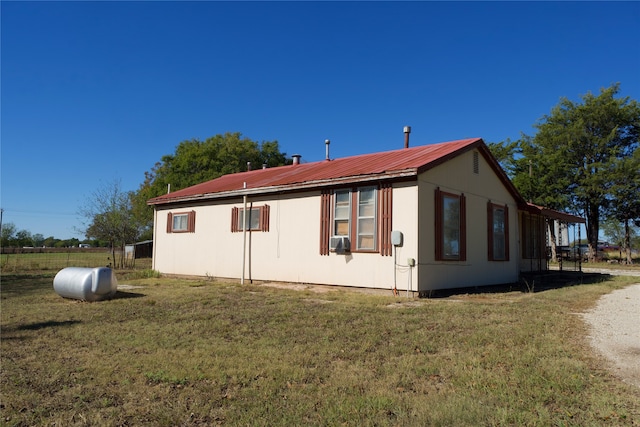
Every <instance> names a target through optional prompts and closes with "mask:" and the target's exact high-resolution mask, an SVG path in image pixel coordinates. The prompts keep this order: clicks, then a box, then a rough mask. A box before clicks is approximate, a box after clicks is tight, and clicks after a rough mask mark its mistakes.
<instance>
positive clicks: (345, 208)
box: [333, 191, 351, 236]
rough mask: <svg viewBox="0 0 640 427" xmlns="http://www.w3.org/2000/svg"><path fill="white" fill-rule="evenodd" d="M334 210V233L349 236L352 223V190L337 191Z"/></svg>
mask: <svg viewBox="0 0 640 427" xmlns="http://www.w3.org/2000/svg"><path fill="white" fill-rule="evenodd" d="M335 199H336V202H335V205H334V206H335V207H334V211H333V235H334V236H349V225H350V223H351V192H349V191H336V192H335Z"/></svg>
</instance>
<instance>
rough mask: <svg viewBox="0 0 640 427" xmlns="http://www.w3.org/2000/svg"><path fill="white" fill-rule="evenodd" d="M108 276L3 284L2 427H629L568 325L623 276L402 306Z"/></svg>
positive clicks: (621, 400) (626, 406)
mask: <svg viewBox="0 0 640 427" xmlns="http://www.w3.org/2000/svg"><path fill="white" fill-rule="evenodd" d="M117 274H118V273H117ZM119 274H120V275H121V276H119V277H118V280H119V284H120V285H121V290H120V291H119V293H118V295H117V298H116V299H113V300H111V301H103V302H97V303H84V302H79V301H74V300H66V299H63V298H60V297H59V296H58V295H56V294H55V292H54V291H53V287H52V280H53V274H52V273H47V274H35V273H34V274H32V275H7V274H5V275H3V276H2V292H1V295H2V301H1V302H2V312H1V327H2V342H1V346H2V347H1V350H2V353H1V355H2V356H1V357H2V376H1V383H0V384H1V387H2V390H1V391H2V402H1V409H2V411H1V413H2V419H1V420H0V424H2V425H7V426H13V425H24V426H32V425H58V426H61V425H64V426H68V425H108V426H118V425H130V426H133V425H154V426H155V425H159V426H177V425H252V426H253V425H257V426H294V425H295V426H299V425H325V426H333V425H346V426H367V425H369V426H374V425H376V426H386V425H389V426H414V425H415V426H465V425H468V426H478V425H499V426H502V425H514V426H520V425H531V426H601V425H620V426H634V425H635V426H638V425H640V390H639V389H637V388H634V387H632V386H630V385H627V384H626V383H623V382H622V381H620V380H618V379H617V378H615V377H614V376H613V375H612V374H611V373H610V372H609V371H608V370H606V369H605V364H604V361H603V360H602V359H600V358H599V357H598V356H597V355H595V354H594V353H593V351H592V350H591V349H590V348H589V345H588V341H587V338H586V335H587V330H586V326H585V325H584V323H583V321H582V319H581V316H580V314H579V313H581V312H584V311H585V310H588V309H589V308H590V307H592V306H593V305H594V304H595V302H596V300H597V298H598V297H599V296H601V295H603V294H604V293H607V292H610V291H611V290H613V289H617V288H620V287H622V286H625V285H628V284H630V283H633V279H632V278H625V277H617V278H609V279H608V280H607V281H604V282H601V283H596V284H588V285H580V286H571V287H565V288H558V289H552V290H546V291H544V292H537V293H520V292H503V293H495V294H474V295H453V296H450V297H448V298H438V299H407V298H405V297H403V296H400V297H393V296H392V295H386V294H372V293H365V292H357V291H349V290H344V289H337V290H332V291H329V292H316V291H315V290H317V288H312V287H309V288H307V289H306V290H303V291H294V290H287V289H275V288H270V287H266V286H260V285H244V286H240V285H238V284H235V283H219V282H215V281H209V280H199V281H196V280H178V279H169V278H148V279H132V278H127V277H126V276H124V275H122V273H119ZM635 280H636V281H637V278H636V279H635ZM123 284H127V285H134V286H136V287H134V288H126V289H122V285H123Z"/></svg>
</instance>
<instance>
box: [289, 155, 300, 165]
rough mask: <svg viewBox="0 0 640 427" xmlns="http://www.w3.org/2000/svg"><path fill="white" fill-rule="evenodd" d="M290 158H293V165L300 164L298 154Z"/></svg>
mask: <svg viewBox="0 0 640 427" xmlns="http://www.w3.org/2000/svg"><path fill="white" fill-rule="evenodd" d="M291 157H292V158H293V164H294V165H298V164H300V157H302V156H301V155H300V154H292V155H291Z"/></svg>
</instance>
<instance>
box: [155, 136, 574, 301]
mask: <svg viewBox="0 0 640 427" xmlns="http://www.w3.org/2000/svg"><path fill="white" fill-rule="evenodd" d="M327 157H328V156H327ZM148 203H149V204H150V205H153V206H154V211H155V218H154V246H153V268H154V269H155V270H157V271H159V272H161V273H165V274H178V275H196V276H213V277H219V278H233V279H251V280H259V281H283V282H294V283H312V284H327V285H342V286H358V287H367V288H382V289H385V288H386V289H397V290H398V291H410V292H421V293H424V292H428V291H430V290H436V289H447V288H458V287H467V286H482V285H493V284H503V283H514V282H516V281H518V278H519V274H520V272H523V271H537V270H544V269H546V267H547V263H546V255H545V253H546V251H545V239H546V235H545V227H546V225H545V220H546V219H547V218H558V219H562V220H564V221H571V222H582V219H581V218H578V217H574V216H571V215H567V214H563V213H559V212H555V211H551V210H548V209H544V208H541V207H538V206H534V205H531V204H528V203H526V202H525V201H524V200H523V198H522V197H521V196H520V194H519V193H518V191H517V190H516V189H515V187H514V186H513V184H512V183H511V181H510V180H509V179H508V177H507V176H506V174H505V173H504V171H503V170H502V169H501V168H500V166H499V164H498V162H497V161H496V160H495V158H494V157H493V156H492V155H491V153H490V151H489V149H488V148H487V146H486V145H485V143H484V142H483V141H482V139H479V138H474V139H464V140H458V141H451V142H445V143H440V144H432V145H425V146H419V147H412V148H404V149H399V150H393V151H387V152H380V153H373V154H363V155H358V156H353V157H346V158H341V159H331V160H329V159H326V160H323V161H319V162H312V163H300V162H298V161H294V164H293V165H288V166H281V167H276V168H269V169H258V170H252V171H247V172H241V173H235V174H230V175H225V176H222V177H220V178H217V179H214V180H211V181H207V182H204V183H201V184H198V185H194V186H192V187H188V188H185V189H181V190H178V191H174V192H172V193H168V194H165V195H162V196H159V197H156V198H153V199H151V200H149V201H148ZM245 212H246V213H247V214H246V215H245ZM245 217H246V220H244V218H245Z"/></svg>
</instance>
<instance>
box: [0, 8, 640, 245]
mask: <svg viewBox="0 0 640 427" xmlns="http://www.w3.org/2000/svg"><path fill="white" fill-rule="evenodd" d="M0 11H1V37H2V38H1V52H2V53H1V64H0V65H1V144H2V145H1V193H0V204H1V207H2V208H3V209H4V217H3V221H4V222H5V223H6V222H12V223H14V224H15V225H16V227H17V228H18V229H26V230H28V231H30V232H31V233H40V234H43V235H44V236H45V237H48V236H54V237H56V238H62V239H65V238H70V237H79V238H83V234H82V233H78V232H77V231H76V229H77V228H81V227H82V221H81V220H82V217H80V216H79V215H78V212H79V211H80V209H81V208H82V206H83V205H84V204H86V202H87V200H89V199H90V197H91V194H92V192H94V191H95V190H97V189H98V188H101V187H103V186H105V185H107V184H109V183H112V182H114V181H120V182H121V185H122V187H123V189H124V190H136V189H137V188H138V186H139V185H140V183H141V182H142V181H143V179H144V173H145V171H149V170H151V168H152V167H153V165H154V164H155V163H156V162H157V161H159V160H160V159H161V157H162V156H163V155H166V154H172V153H173V152H174V151H175V147H176V146H177V145H178V144H179V143H180V142H181V141H183V140H186V139H191V138H200V139H206V138H207V137H210V136H213V135H216V134H219V133H224V132H241V133H242V134H243V135H244V136H246V137H248V138H251V139H253V140H257V141H272V140H277V141H278V142H279V143H280V149H281V151H284V152H286V153H287V154H288V155H291V154H294V153H299V154H302V156H303V161H315V160H321V159H323V158H324V155H325V151H324V150H325V146H324V140H325V139H327V138H328V139H330V140H331V156H332V157H334V158H335V157H344V156H348V155H354V154H362V153H370V152H375V151H384V150H390V149H396V148H401V147H402V146H403V142H404V135H403V133H402V128H403V126H405V125H410V126H411V127H412V133H411V145H412V146H415V145H423V144H429V143H435V142H442V141H448V140H454V139H460V138H467V137H482V138H484V139H485V141H488V142H499V141H503V140H505V139H507V138H511V139H517V138H518V137H519V136H520V133H521V132H524V133H527V134H533V128H532V125H533V124H534V123H535V122H536V121H537V120H539V119H540V118H541V117H542V116H544V115H545V114H548V113H549V112H550V110H551V108H552V107H553V106H554V105H556V104H557V103H558V101H559V100H560V98H561V97H567V98H570V99H573V100H579V97H580V95H582V94H585V93H587V92H589V91H591V92H593V93H597V92H598V91H599V90H600V89H601V88H603V87H608V86H610V85H611V84H612V83H615V82H620V83H621V94H622V95H623V96H629V97H631V98H632V99H636V100H640V33H639V32H638V28H639V27H640V3H638V2H152V1H149V2H11V1H2V2H0Z"/></svg>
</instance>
